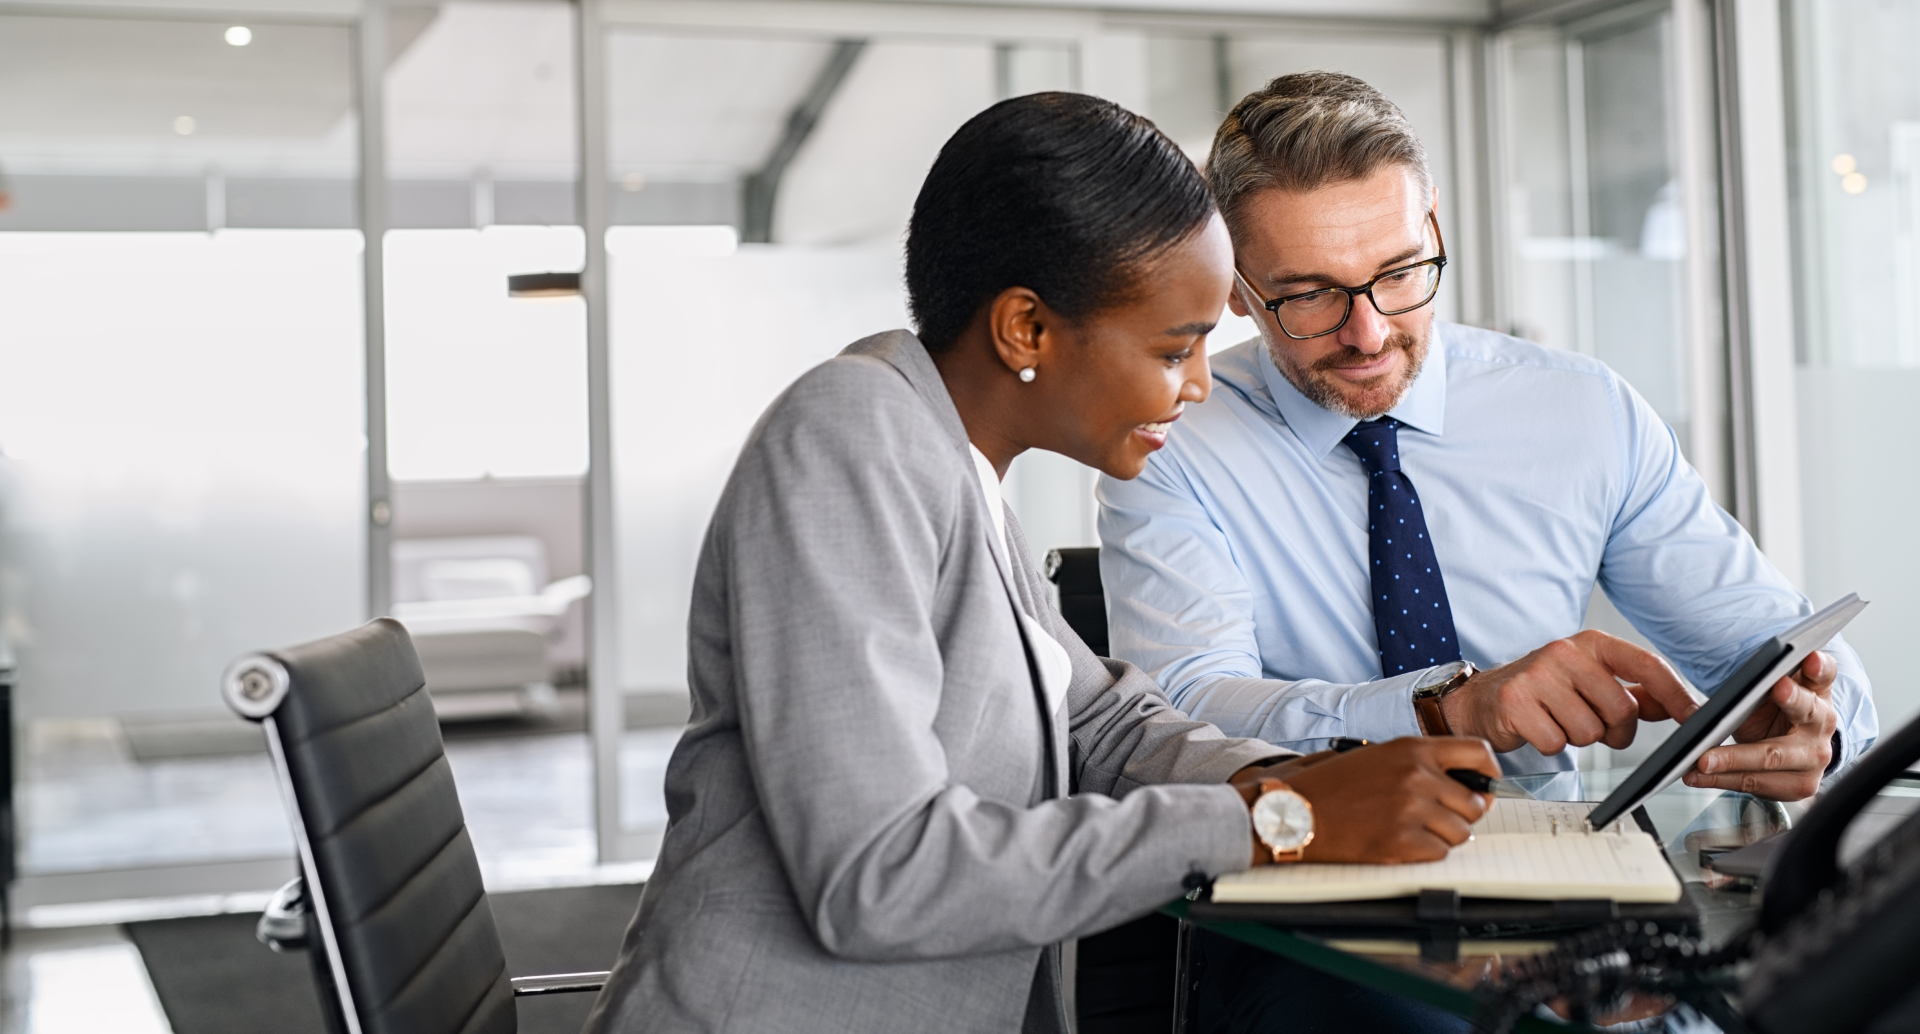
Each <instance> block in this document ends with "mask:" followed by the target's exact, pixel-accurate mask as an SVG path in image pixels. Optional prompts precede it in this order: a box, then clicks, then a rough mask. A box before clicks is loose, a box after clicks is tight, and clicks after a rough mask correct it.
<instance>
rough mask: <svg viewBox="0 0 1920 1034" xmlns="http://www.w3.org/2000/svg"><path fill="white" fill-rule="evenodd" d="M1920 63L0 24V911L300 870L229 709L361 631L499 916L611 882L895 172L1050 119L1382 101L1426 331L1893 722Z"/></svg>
mask: <svg viewBox="0 0 1920 1034" xmlns="http://www.w3.org/2000/svg"><path fill="white" fill-rule="evenodd" d="M1916 50H1920V7H1916V6H1915V5H1912V4H1907V3H1894V2H1889V0H1783V2H1773V0H1631V2H1613V0H1569V2H1554V0H1362V2H1354V0H1344V2H1335V0H1085V2H1082V0H1051V2H1048V0H1032V2H1020V0H999V2H994V3H974V4H968V3H931V2H916V0H580V2H579V3H566V2H559V0H444V2H442V3H438V4H431V3H426V2H421V3H417V4H416V3H412V2H410V0H385V2H383V0H368V2H367V3H365V5H364V6H363V5H362V3H360V2H356V0H142V2H140V3H138V4H129V3H125V2H118V0H115V2H108V0H100V2H98V3H95V2H91V0H36V2H34V3H31V4H27V3H10V2H0V657H6V656H11V658H12V659H13V660H12V664H13V668H14V671H13V674H12V676H11V679H12V682H13V685H14V687H15V688H14V690H13V698H12V725H13V728H12V733H11V734H12V736H13V742H14V743H15V745H16V751H15V761H14V767H15V772H16V777H17V783H16V785H15V787H14V799H15V800H16V802H17V805H18V814H17V818H16V821H15V822H14V824H13V827H12V828H13V830H14V831H15V833H16V834H17V837H16V839H17V846H16V850H17V854H18V859H19V875H18V879H17V880H16V881H15V882H14V884H13V894H12V904H11V908H12V918H13V920H14V922H15V923H17V924H22V925H24V926H26V927H29V928H38V929H58V928H81V927H89V926H92V925H94V924H100V923H115V922H121V921H125V920H127V919H130V918H141V917H155V916H166V915H184V914H194V913H202V912H219V911H243V910H245V909H248V908H258V907H259V903H260V901H261V900H263V898H264V892H266V891H268V890H271V889H272V888H273V887H274V886H276V885H278V884H279V883H280V882H281V881H282V880H283V879H285V878H286V877H287V876H288V875H290V874H291V872H292V863H291V842H290V839H289V836H288V832H287V827H286V823H285V820H284V818H283V817H282V812H281V805H280V801H279V799H278V797H277V793H276V791H275V789H274V786H273V783H272V781H271V778H270V773H269V769H268V767H267V761H266V758H265V755H264V753H263V752H262V745H261V742H260V739H259V737H258V734H257V732H256V731H255V730H253V729H252V728H250V727H248V726H245V725H243V724H241V723H240V722H238V721H237V720H235V719H233V718H231V717H229V716H228V715H227V714H226V713H225V711H224V709H223V708H222V707H221V705H220V703H219V698H218V696H217V692H216V686H217V681H218V678H219V675H220V672H221V670H222V668H223V667H224V665H225V664H226V663H227V662H228V661H229V660H230V659H232V658H233V657H235V656H236V655H238V654H240V653H242V652H244V651H247V650H250V649H254V648H258V647H262V646H269V645H278V644H286V643H291V642H295V641H299V640H303V639H307V638H312V637H317V636H320V635H323V634H327V633H331V632H334V631H338V630H341V629H344V628H347V627H350V626H352V625H354V624H357V623H359V622H361V621H363V620H365V619H367V618H368V617H370V616H372V615H376V614H384V613H390V612H391V613H395V614H398V615H400V616H401V617H402V619H403V620H405V621H407V622H408V623H409V624H410V625H411V626H412V627H413V628H414V630H415V632H416V634H418V635H419V636H420V638H421V640H422V651H423V653H424V654H426V655H427V656H428V664H429V671H430V682H431V683H432V688H433V689H434V690H435V694H436V703H437V704H438V705H439V706H440V707H441V709H442V712H443V717H444V718H445V720H446V726H445V727H446V729H447V734H448V738H449V743H450V747H449V752H450V755H451V757H452V759H453V763H454V766H455V771H456V774H457V776H458V779H459V781H460V787H461V792H462V795H463V800H464V801H465V802H466V805H467V808H468V810H469V816H470V822H471V823H472V825H473V827H474V838H475V841H476V843H477V844H478V846H479V850H480V853H481V857H482V862H483V866H484V867H485V868H486V874H487V878H488V880H489V883H490V885H491V886H492V887H494V888H495V889H501V890H507V889H516V888H527V887H540V886H563V885H577V884H591V883H618V882H630V881H633V880H638V879H642V878H644V876H645V874H646V872H647V871H648V867H649V866H650V864H651V861H650V860H651V858H652V854H653V851H654V850H655V848H656V846H657V844H658V841H659V836H660V832H661V828H662V826H663V824H664V818H665V808H664V804H663V802H662V801H661V799H660V781H661V774H662V770H663V768H664V764H665V758H666V755H667V752H668V751H669V750H670V749H671V745H672V743H673V741H674V737H675V736H676V735H677V731H678V727H679V725H680V723H681V722H682V721H683V720H684V717H685V713H686V689H685V684H684V674H683V670H684V660H685V658H684V646H683V642H682V637H683V634H684V622H685V615H686V599H687V591H688V586H689V584H690V581H691V577H692V568H693V562H694V554H695V550H696V548H697V545H698V541H699V538H700V535H701V533H702V531H703V528H704V524H705V521H706V518H707V514H708V511H709V509H710V508H711V506H712V503H713V501H714V499H715V498H716V496H717V494H718V491H719V488H720V485H721V483H722V480H723V479H724V477H725V475H726V472H727V470H728V467H729V464H730V461H731V458H732V456H733V454H734V452H735V451H736V449H737V448H738V446H739V444H740V442H741V441H742V439H743V438H744V436H745V434H746V432H747V429H748V428H749V427H750V425H751V424H752V422H753V420H754V419H755V417H756V416H757V415H758V413H759V412H760V410H761V409H762V408H763V407H764V406H765V405H766V404H767V402H768V401H770V400H771V399H772V397H773V396H774V395H775V394H777V393H778V392H779V391H780V390H781V389H782V388H783V387H784V386H785V385H786V384H787V383H789V382H790V381H791V380H792V379H793V378H794V377H795V376H797V375H798V374H799V373H800V372H801V371H803V370H805V369H806V368H807V367H809V366H810V365H812V364H814V363H817V362H819V361H821V360H823V359H825V358H827V357H829V356H831V355H832V354H834V353H835V352H836V351H837V350H838V349H839V348H841V347H842V346H843V345H845V344H846V343H848V342H849V341H851V340H853V339H855V338H857V337H860V336H863V335H865V334H867V333H871V332H875V331H880V330H885V329H889V328H893V327H897V326H902V325H904V324H905V321H906V314H905V305H904V299H903V296H902V290H901V284H900V243H901V237H902V232H903V230H904V227H905V223H906V219H907V215H908V212H909V210H910V207H911V204H912V200H913V197H914V194H915V192H916V190H917V188H918V185H919V181H920V178H921V176H922V174H923V173H924V171H925V170H926V168H927V167H928V165H929V164H930V163H931V161H932V159H933V156H934V154H935V152H936V150H937V149H938V147H939V145H940V143H941V142H942V141H943V140H944V139H945V138H946V137H947V136H948V135H949V134H950V133H951V132H952V131H953V129H955V128H956V127H957V126H958V125H959V124H960V123H961V122H963V121H964V120H965V119H967V118H968V117H970V116H971V115H972V114H974V113H975V112H977V111H979V110H981V109H982V108H984V107H986V106H987V105H989V104H992V103H993V102H995V101H996V100H999V99H1001V98H1005V97H1009V96H1014V95H1018V94H1021V93H1027V92H1031V91H1036V90H1052V89H1067V90H1080V91H1085V92H1090V93H1095V94H1099V95H1102V96H1106V97H1110V98H1112V99H1114V100H1116V101H1118V102H1119V103H1121V104H1124V105H1127V106H1129V107H1131V108H1133V109H1135V110H1138V111H1141V112H1142V113H1144V114H1146V115H1148V116H1149V117H1151V118H1153V119H1154V120H1155V121H1156V122H1158V123H1159V124H1160V126H1161V127H1162V128H1163V129H1165V130H1166V131H1167V132H1168V133H1169V134H1170V135H1172V136H1173V137H1174V139H1176V140H1177V141H1179V142H1180V144H1181V145H1182V146H1183V147H1184V148H1186V149H1187V150H1188V151H1189V153H1191V154H1192V155H1194V156H1195V157H1196V158H1199V157H1201V156H1203V155H1204V153H1205V151H1206V148H1207V145H1208V143H1209V141H1210V139H1211V136H1212V133H1213V131H1214V128H1215V126H1216V125H1217V124H1218V121H1219V119H1220V117H1221V115H1222V113H1223V112H1224V111H1225V109H1226V108H1227V107H1229V106H1230V105H1231V104H1232V103H1233V102H1234V101H1235V100H1237V99H1238V98H1239V97H1240V96H1241V95H1242V94H1244V93H1245V92H1247V91H1249V90H1251V89H1253V88H1255V87H1256V86H1258V85H1259V84H1261V83H1262V82H1264V81H1265V80H1267V79H1268V78H1270V77H1272V76H1274V75H1278V74H1281V73H1285V72H1291V71H1302V70H1308V69H1336V70H1341V71H1346V72H1351V73H1353V74H1356V75H1358V76H1360V77H1362V78H1364V79H1366V80H1368V81H1369V82H1372V83H1373V84H1375V85H1376V86H1378V87H1380V88H1381V89H1382V90H1384V91H1385V92H1386V93H1387V94H1388V95H1389V96H1390V97H1392V98H1393V99H1394V100H1395V101H1396V102H1398V103H1399V104H1400V105H1401V106H1402V107H1403V108H1404V109H1405V111H1406V112H1407V114H1408V115H1409V117H1410V118H1411V119H1412V120H1413V122H1414V124H1415V125H1416V127H1417V128H1418V129H1419V130H1420V132H1421V133H1422V135H1423V137H1424V139H1425V141H1426V144H1427V146H1428V149H1429V153H1430V155H1431V157H1432V160H1433V163H1434V172H1435V174H1436V178H1437V181H1438V184H1439V189H1440V197H1441V201H1440V209H1439V217H1440V222H1441V225H1442V227H1443V229H1444V232H1445V236H1446V240H1447V243H1448V248H1449V252H1450V254H1451V256H1452V257H1453V263H1452V264H1451V265H1450V266H1449V267H1448V277H1447V279H1446V281H1445V283H1444V284H1443V292H1442V295H1441V297H1440V299H1439V301H1438V303H1437V304H1438V306H1439V312H1440V315H1441V317H1442V318H1445V319H1453V320H1459V321H1463V322H1467V323H1473V324H1478V325H1482V326H1488V327H1494V328H1497V329H1501V330H1507V331H1511V332H1513V333H1517V334H1520V335H1523V336H1526V337H1530V338H1533V339H1535V340H1538V341H1540V342H1543V343H1545V344H1548V345H1551V346H1553V347H1557V348H1565V349H1569V350H1574V351H1579V352H1584V353H1587V354H1591V355H1596V356H1598V357H1600V358H1602V359H1604V360H1605V361H1607V362H1608V363H1610V364H1612V365H1613V367H1614V368H1615V369H1617V370H1619V371H1620V372H1621V373H1622V374H1624V375H1625V376H1626V377H1627V378H1628V379H1629V380H1630V381H1631V382H1632V383H1633V385H1634V386H1635V387H1636V388H1637V389H1638V390H1639V391H1640V392H1641V393H1642V394H1643V395H1645V396H1646V397H1647V398H1648V399H1649V401H1650V402H1651V403H1652V404H1653V406H1654V407H1655V408H1656V409H1657V410H1658V411H1659V412H1660V413H1661V415H1662V416H1664V417H1665V418H1666V419H1667V420H1668V421H1669V422H1670V423H1671V424H1672V425H1673V428H1674V430H1675V432H1676V433H1677V434H1678V436H1679V439H1680V441H1681V442H1682V444H1683V447H1684V449H1685V451H1686V453H1687V455H1688V457H1689V458H1690V459H1691V460H1692V462H1693V463H1694V464H1695V465H1696V466H1697V467H1698V468H1699V469H1700V470H1701V471H1702V473H1703V474H1705V476H1706V477H1707V479H1708V481H1709V482H1710V483H1711V484H1712V486H1713V487H1714V490H1715V493H1716V495H1717V497H1718V498H1719V500H1720V501H1721V502H1722V504H1723V505H1725V506H1726V507H1727V508H1728V509H1730V510H1731V511H1732V512H1733V513H1734V514H1735V515H1736V516H1737V517H1739V519H1740V520H1741V521H1742V522H1743V523H1745V524H1746V526H1747V527H1748V528H1749V529H1751V530H1752V531H1753V532H1754V534H1755V535H1756V537H1757V538H1758V539H1759V541H1760V543H1761V544H1762V546H1763V548H1764V549H1765V550H1766V551H1767V552H1768V553H1769V555H1771V556H1772V557H1773V559H1774V561H1775V562H1776V563H1777V564H1779V565H1780V567H1781V568H1782V569H1783V570H1785V571H1786V572H1787V573H1788V575H1789V576H1790V577H1792V578H1793V579H1794V580H1795V581H1796V582H1798V583H1799V584H1800V585H1801V586H1802V587H1803V588H1804V589H1805V590H1806V591H1807V592H1808V593H1809V594H1810V595H1811V596H1813V597H1814V599H1815V602H1816V603H1824V602H1826V601H1827V600H1829V599H1830V598H1832V597H1835V596H1837V595H1839V594H1841V593H1844V592H1847V591H1858V592H1860V593H1861V594H1862V595H1863V596H1865V597H1867V598H1869V599H1871V600H1872V601H1873V602H1874V605H1873V607H1872V608H1870V609H1869V610H1868V611H1867V612H1866V614H1865V615H1864V616H1863V617H1862V618H1861V619H1860V620H1859V621H1858V622H1857V623H1856V625H1855V628H1854V630H1853V631H1850V633H1849V638H1850V639H1851V640H1852V641H1853V642H1854V643H1855V645H1856V646H1857V647H1858V648H1859V650H1860V653H1861V655H1862V656H1863V657H1864V659H1865V661H1866V663H1867V665H1868V668H1869V670H1870V671H1871V673H1872V674H1873V676H1874V681H1875V689H1876V695H1877V697H1878V700H1879V705H1880V708H1881V714H1882V720H1883V722H1884V723H1886V724H1889V725H1890V724H1894V723H1897V722H1899V721H1901V720H1903V719H1905V718H1906V717H1909V716H1910V715H1912V714H1913V713H1915V712H1916V711H1920V685H1916V683H1915V681H1914V680H1913V679H1912V677H1911V676H1910V675H1909V674H1908V673H1907V672H1906V671H1905V666H1904V663H1903V661H1904V657H1903V655H1902V651H1901V649H1900V644H1901V643H1902V642H1905V638H1904V634H1903V633H1901V632H1900V631H1899V630H1900V629H1901V628H1911V627H1913V626H1914V625H1915V624H1916V622H1920V592H1916V590H1915V588H1914V586H1915V584H1916V581H1920V540H1916V539H1915V538H1914V537H1913V536H1912V535H1911V534H1909V533H1908V532H1907V531H1906V528H1907V523H1906V518H1907V515H1908V512H1909V510H1910V509H1911V507H1912V505H1913V504H1914V503H1915V502H1920V492H1916V489H1915V488H1914V487H1913V485H1912V484H1911V483H1910V480H1909V478H1908V476H1907V475H1908V472H1909V471H1910V470H1912V469H1913V463H1912V461H1911V460H1910V458H1909V457H1908V455H1907V453H1906V444H1905V443H1906V439H1907V438H1908V434H1907V433H1906V432H1907V428H1906V427H1905V425H1904V417H1903V416H1902V414H1904V413H1905V412H1906V411H1907V410H1906V407H1907V406H1908V405H1912V404H1913V403H1914V400H1915V399H1917V398H1920V73H1916V72H1915V71H1914V66H1913V64H1912V62H1911V60H1910V55H1911V54H1912V53H1914V52H1915V51H1916ZM581 270H584V271H585V273H584V275H583V276H582V277H580V278H579V280H578V283H579V285H580V289H579V290H577V291H574V290H561V291H558V292H545V294H546V295H548V296H538V297H510V296H509V292H508V290H507V283H508V278H509V277H510V276H515V275H520V274H529V273H547V272H561V273H570V272H577V271H581ZM1250 334H1251V325H1250V324H1249V323H1248V322H1247V321H1244V320H1236V319H1234V318H1232V317H1231V316H1228V317H1227V318H1226V319H1225V320H1224V321H1223V323H1222V326H1221V328H1220V330H1219V331H1217V332H1216V333H1215V335H1214V337H1213V339H1212V342H1211V347H1216V348H1217V347H1224V346H1226V345H1231V344H1234V343H1237V342H1238V341H1240V340H1243V339H1244V338H1245V337H1247V336H1249V335H1250ZM1091 486H1092V475H1091V473H1090V472H1089V471H1087V470H1085V469H1083V468H1080V467H1078V466H1077V465H1075V464H1073V463H1072V462H1070V461H1067V460H1064V459H1062V458H1060V457H1057V456H1051V455H1031V456H1027V457H1023V458H1022V459H1021V460H1020V461H1018V463H1017V464H1016V465H1015V469H1014V472H1013V474H1012V475H1011V476H1010V478H1009V487H1008V497H1009V499H1010V501H1011V502H1012V503H1013V505H1014V506H1015V507H1016V509H1017V510H1018V511H1019V512H1020V514H1021V516H1022V519H1023V521H1024V523H1025V524H1026V527H1027V529H1028V533H1029V538H1030V539H1031V540H1032V541H1033V543H1034V544H1035V547H1036V548H1037V549H1040V550H1044V549H1046V548H1050V547H1054V546H1068V545H1090V544H1093V543H1094V534H1093V504H1092V499H1091ZM1591 620H1592V623H1593V624H1596V625H1598V626H1600V627H1606V628H1609V629H1613V630H1617V631H1623V632H1630V630H1629V629H1625V628H1624V626H1623V624H1622V622H1621V621H1620V619H1619V618H1618V616H1617V615H1615V614H1613V613H1612V612H1611V609H1610V608H1609V607H1608V606H1607V604H1606V601H1605V600H1604V597H1596V600H1595V604H1594V609H1593V613H1592V618H1591ZM4 666H5V662H4V661H0V667H4ZM1606 762H1607V759H1606V757H1605V756H1604V753H1603V752H1602V753H1597V754H1595V755H1594V760H1593V761H1592V762H1591V763H1595V764H1604V763H1606ZM88 950H92V949H88ZM48 973H49V974H53V971H52V970H48ZM40 979H42V980H43V981H53V982H55V983H57V980H58V979H59V978H58V976H57V974H55V975H46V976H43V977H41V978H40ZM48 986H54V984H52V983H50V984H48ZM24 1008H25V1006H20V1005H19V1003H18V1002H16V1003H15V1008H13V1010H12V1014H10V1017H9V1019H8V1020H7V1022H8V1023H10V1024H14V1025H15V1026H16V1027H20V1025H22V1024H25V1025H26V1026H25V1027H20V1029H26V1027H30V1026H32V1023H31V1022H30V1021H32V1017H31V1016H28V1015H27V1014H26V1013H23V1012H21V1010H22V1009H24ZM34 1008H36V1009H37V1008H40V1006H39V1005H36V1006H34ZM49 1008H51V1006H49ZM56 1027H57V1024H56V1023H55V1021H54V1020H46V1021H45V1022H44V1023H43V1024H42V1028H41V1029H47V1030H52V1029H56ZM127 1029H133V1028H127Z"/></svg>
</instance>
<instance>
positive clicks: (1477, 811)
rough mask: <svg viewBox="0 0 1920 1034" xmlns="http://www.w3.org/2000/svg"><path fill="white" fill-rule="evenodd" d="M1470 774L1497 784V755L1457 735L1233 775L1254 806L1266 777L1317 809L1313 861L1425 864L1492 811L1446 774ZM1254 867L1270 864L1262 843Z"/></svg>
mask: <svg viewBox="0 0 1920 1034" xmlns="http://www.w3.org/2000/svg"><path fill="white" fill-rule="evenodd" d="M1449 768H1471V769H1476V770H1478V771H1481V772H1485V773H1486V774H1487V775H1489V776H1493V777H1495V778H1498V777H1499V775H1500V766H1499V765H1497V764H1495V763H1494V760H1493V752H1492V751H1490V750H1488V749H1487V745H1486V744H1485V743H1483V742H1481V741H1479V740H1470V739H1465V738H1463V737H1458V736H1408V737H1404V738H1402V739H1397V740H1393V741H1391V742H1388V743H1376V744H1374V745H1372V746H1369V747H1362V748H1360V749H1358V750H1350V751H1347V752H1346V753H1344V754H1335V753H1333V752H1332V751H1322V752H1320V753H1319V754H1309V755H1307V756H1306V757H1303V758H1291V759H1288V760H1287V761H1284V762H1281V763H1280V764H1277V765H1273V766H1270V767H1251V768H1244V769H1241V770H1240V771H1239V772H1236V773H1234V777H1233V780H1232V781H1233V784H1234V786H1235V787H1236V788H1237V789H1239V790H1240V792H1241V796H1243V797H1245V798H1246V799H1247V802H1248V803H1249V804H1251V803H1252V801H1253V795H1254V793H1255V792H1256V790H1255V788H1256V785H1257V784H1258V782H1259V780H1260V779H1262V778H1273V779H1281V780H1284V781H1285V782H1286V783H1287V785H1288V786H1291V787H1293V789H1294V790H1295V791H1296V792H1298V793H1299V794H1300V796H1302V797H1305V798H1306V799H1307V803H1309V804H1311V805H1313V843H1311V844H1309V845H1308V846H1307V851H1306V859H1307V860H1308V861H1313V862H1427V861H1433V860H1434V859H1437V858H1445V857H1446V856H1447V850H1448V849H1449V848H1451V847H1453V846H1454V845H1456V844H1464V843H1466V841H1467V837H1468V835H1469V834H1470V833H1471V832H1472V826H1473V824H1474V823H1475V822H1477V821H1479V819H1480V816H1482V815H1485V814H1486V813H1487V809H1488V808H1490V807H1492V806H1493V798H1492V796H1490V795H1488V794H1478V793H1474V792H1473V791H1472V790H1469V789H1467V788H1466V787H1465V786H1462V785H1461V784H1460V783H1459V782H1458V781H1456V780H1455V779H1454V778H1453V777H1451V776H1449V775H1447V769H1449ZM1243 784H1244V785H1243ZM1254 848H1255V850H1254V864H1255V865H1260V864H1263V863H1265V862H1266V861H1269V860H1270V859H1271V858H1272V855H1271V854H1269V853H1268V852H1267V850H1266V848H1265V846H1264V845H1262V844H1260V843H1259V841H1258V838H1257V837H1256V838H1255V843H1254Z"/></svg>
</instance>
